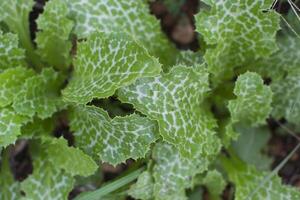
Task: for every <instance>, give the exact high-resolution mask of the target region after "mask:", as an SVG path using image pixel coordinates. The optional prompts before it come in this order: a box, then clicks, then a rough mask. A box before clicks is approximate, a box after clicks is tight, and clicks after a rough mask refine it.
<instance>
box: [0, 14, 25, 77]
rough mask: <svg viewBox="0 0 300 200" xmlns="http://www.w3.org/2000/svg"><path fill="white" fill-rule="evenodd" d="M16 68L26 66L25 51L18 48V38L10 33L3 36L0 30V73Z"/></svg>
mask: <svg viewBox="0 0 300 200" xmlns="http://www.w3.org/2000/svg"><path fill="white" fill-rule="evenodd" d="M0 10H1V8H0ZM0 21H1V20H0ZM17 66H26V63H25V51H24V49H22V48H19V39H18V36H17V35H15V34H12V33H5V34H4V33H3V32H2V31H1V30H0V72H1V71H2V70H5V69H8V68H12V67H17Z"/></svg>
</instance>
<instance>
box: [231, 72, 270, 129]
mask: <svg viewBox="0 0 300 200" xmlns="http://www.w3.org/2000/svg"><path fill="white" fill-rule="evenodd" d="M234 94H235V95H236V96H237V98H236V99H235V100H231V101H229V105H228V109H229V111H230V113H231V117H232V121H233V122H238V121H241V122H244V123H250V124H251V125H259V124H262V123H264V122H265V119H266V118H267V117H268V116H269V114H270V112H271V102H272V96H273V93H272V91H271V88H270V87H269V86H266V85H264V83H263V80H262V78H261V77H260V76H259V75H258V74H256V73H254V72H246V73H245V74H242V75H240V76H239V77H238V79H237V81H236V83H235V88H234Z"/></svg>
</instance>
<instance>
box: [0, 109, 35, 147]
mask: <svg viewBox="0 0 300 200" xmlns="http://www.w3.org/2000/svg"><path fill="white" fill-rule="evenodd" d="M29 120H30V119H29V118H28V117H25V116H22V115H19V114H17V113H16V112H15V111H14V110H13V109H11V108H1V109H0V148H1V147H6V146H8V145H9V144H13V143H15V141H16V140H17V138H18V136H19V135H21V127H22V125H23V124H25V123H27V122H28V121H29Z"/></svg>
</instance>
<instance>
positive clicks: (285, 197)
mask: <svg viewBox="0 0 300 200" xmlns="http://www.w3.org/2000/svg"><path fill="white" fill-rule="evenodd" d="M224 167H225V169H226V171H227V173H228V176H229V180H230V181H231V182H233V183H234V184H235V187H236V192H235V200H245V199H251V200H261V199H272V200H291V199H300V191H299V190H298V189H296V188H293V187H290V186H287V185H283V184H282V183H281V179H280V177H278V176H276V175H275V176H273V177H272V178H271V179H270V180H269V181H267V182H266V183H265V184H264V185H263V187H260V188H259V189H258V190H257V192H254V191H256V189H257V188H258V187H259V185H260V184H261V183H262V182H263V181H264V179H265V177H267V176H268V175H269V174H270V172H264V171H258V170H257V169H255V168H254V167H252V166H248V165H246V164H244V163H242V162H240V161H234V162H230V161H228V160H227V161H225V162H224Z"/></svg>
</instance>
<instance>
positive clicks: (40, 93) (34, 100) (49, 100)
mask: <svg viewBox="0 0 300 200" xmlns="http://www.w3.org/2000/svg"><path fill="white" fill-rule="evenodd" d="M62 84H63V79H62V77H61V76H60V75H59V74H58V73H57V72H55V71H54V70H53V69H51V68H47V69H44V70H43V71H42V72H41V74H38V75H36V76H33V77H31V78H28V79H27V80H26V81H25V83H24V84H23V87H22V90H21V91H20V92H19V93H18V94H17V95H16V96H15V98H14V103H13V108H14V109H15V110H16V112H17V113H20V114H22V115H26V116H30V117H33V116H34V115H35V114H36V115H37V116H38V117H40V118H42V119H45V118H48V117H50V116H51V115H52V114H53V113H54V112H56V111H58V110H59V109H60V108H61V107H62V106H63V102H62V100H61V97H60V94H59V89H60V87H61V85H62Z"/></svg>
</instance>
